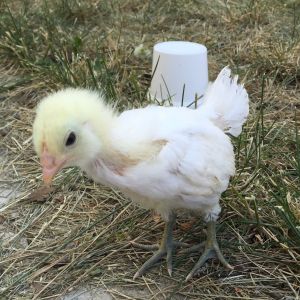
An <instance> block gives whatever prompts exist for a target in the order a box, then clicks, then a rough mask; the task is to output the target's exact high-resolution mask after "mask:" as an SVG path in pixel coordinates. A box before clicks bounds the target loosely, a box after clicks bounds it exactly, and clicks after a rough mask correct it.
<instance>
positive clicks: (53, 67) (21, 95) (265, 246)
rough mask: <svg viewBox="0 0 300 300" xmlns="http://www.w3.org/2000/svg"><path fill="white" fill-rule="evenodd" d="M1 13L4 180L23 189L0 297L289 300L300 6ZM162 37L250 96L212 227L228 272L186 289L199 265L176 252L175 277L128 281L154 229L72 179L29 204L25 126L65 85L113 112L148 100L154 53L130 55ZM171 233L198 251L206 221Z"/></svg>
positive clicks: (55, 6) (115, 197) (298, 176)
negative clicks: (228, 74) (205, 58)
mask: <svg viewBox="0 0 300 300" xmlns="http://www.w3.org/2000/svg"><path fill="white" fill-rule="evenodd" d="M0 10H1V11H2V13H1V15H0V24H1V25H0V58H1V68H2V69H1V72H0V93H1V94H0V116H1V119H0V154H1V160H0V170H1V178H0V184H1V188H2V189H5V188H12V189H18V191H19V192H18V195H17V196H16V197H15V199H13V201H12V202H11V203H9V204H8V205H7V206H6V207H5V208H1V209H0V230H2V231H3V232H5V233H7V235H9V236H10V240H6V242H3V240H2V242H1V240H0V242H1V243H2V244H0V246H1V247H0V297H2V298H3V299H55V298H59V297H60V296H62V295H63V294H65V293H67V292H68V291H70V290H72V289H74V288H76V287H78V286H79V285H84V284H89V285H91V286H100V287H102V288H103V289H106V290H108V291H109V292H110V293H111V294H112V296H113V297H114V298H115V299H299V291H300V267H299V264H300V250H299V248H300V224H299V218H300V190H299V186H300V137H299V134H298V132H297V124H298V128H299V126H300V121H299V120H300V113H299V107H300V106H299V99H300V91H299V79H300V61H299V55H300V44H299V37H300V25H299V21H300V18H299V15H300V6H299V3H298V2H297V1H285V2H284V3H283V1H279V0H278V1H276V0H275V1H271V0H267V1H255V0H243V1H224V2H223V1H208V0H207V1H206V0H202V1H201V0H198V1H196V0H194V1H180V0H176V1H159V0H157V1H137V0H135V1H129V0H128V1H127V0H124V1H116V0H111V1H96V0H89V1H81V0H76V1H67V0H55V1H53V2H51V3H50V1H41V0H35V1H33V0H31V1H29V0H27V1H10V2H8V1H7V2H6V1H4V2H0ZM172 39H184V40H191V41H195V42H200V43H204V44H206V45H207V47H208V49H209V69H210V75H211V78H212V79H213V78H214V77H215V75H216V74H217V72H218V71H219V70H220V69H221V68H222V67H223V66H224V65H227V64H229V65H230V66H231V67H232V68H233V70H234V71H235V72H236V73H238V74H239V75H240V78H241V79H242V80H243V81H244V83H245V86H246V88H247V90H248V91H249V93H250V97H251V115H250V118H249V121H248V122H247V124H246V126H245V128H244V131H243V134H242V135H241V137H240V138H239V139H236V140H235V141H234V143H235V147H236V153H237V155H236V157H237V175H236V177H235V178H234V179H233V181H232V184H231V186H230V188H229V189H228V191H227V192H226V193H225V194H224V196H223V199H222V207H223V212H222V216H221V218H220V225H219V229H218V239H219V241H220V244H221V247H222V249H223V250H224V254H225V256H226V257H228V258H229V260H230V263H231V264H233V265H234V266H235V269H234V270H233V271H230V272H229V271H226V270H224V269H223V268H222V267H221V266H219V265H217V264H216V263H214V262H210V263H208V264H207V265H206V267H205V268H203V269H202V270H201V273H200V274H199V277H198V278H195V279H194V280H193V281H190V282H188V283H186V282H184V278H185V276H186V275H187V273H188V272H189V271H190V270H191V268H192V266H193V264H194V263H195V261H196V259H197V256H196V255H194V256H191V257H190V256H187V255H185V254H182V253H180V252H178V253H177V255H176V260H175V271H174V275H173V277H172V278H169V276H168V275H167V271H166V266H165V265H164V264H163V265H162V266H161V267H160V268H156V269H153V270H152V271H151V272H149V273H147V275H146V276H145V277H143V278H141V279H138V280H136V281H133V280H132V276H133V274H134V273H135V271H136V270H137V268H138V267H139V266H140V265H141V264H142V262H144V260H145V259H146V258H147V257H148V256H149V253H144V252H143V251H138V250H137V249H134V248H133V247H132V246H131V245H130V241H132V240H138V241H140V242H142V241H143V242H146V241H158V240H159V239H160V236H161V233H162V229H163V224H162V222H161V221H160V220H159V219H158V218H157V217H156V216H153V215H152V214H151V213H149V212H148V211H144V210H142V209H140V208H138V207H136V206H134V205H133V204H131V203H130V201H129V200H128V199H125V198H124V197H123V196H122V195H121V194H120V193H119V192H118V191H115V190H111V189H107V188H104V187H102V186H99V185H95V184H94V183H93V182H92V181H90V180H88V179H87V178H85V177H84V175H83V174H81V173H79V172H78V171H77V170H67V171H65V172H64V173H63V174H60V175H59V176H57V179H56V181H55V190H53V191H52V192H51V193H50V195H49V196H45V197H42V195H35V197H32V196H30V194H31V192H32V191H33V190H35V189H37V187H38V186H39V185H40V182H41V173H40V169H39V164H38V160H37V158H36V156H35V154H34V152H33V149H32V145H31V125H32V120H33V117H34V107H35V105H36V103H37V101H38V99H40V98H41V97H42V96H43V95H44V94H45V93H47V92H49V91H50V90H53V89H57V88H60V87H63V86H69V85H72V86H85V87H92V88H96V89H97V88H99V86H101V88H103V89H104V90H105V94H106V95H107V99H108V101H115V102H116V103H117V105H118V107H119V108H120V110H123V109H125V108H131V107H137V106H143V105H145V104H146V103H147V101H146V99H145V92H146V90H147V87H148V86H149V83H150V78H151V76H150V73H151V57H147V56H146V57H140V58H138V57H136V56H134V55H133V51H134V49H135V47H137V46H138V45H139V44H141V43H142V42H143V43H144V46H145V47H146V48H149V49H151V47H152V46H153V44H154V43H156V42H158V41H162V40H172ZM295 116H298V117H296V118H295ZM190 220H192V223H189V222H190ZM182 224H183V225H182ZM175 235H176V236H177V237H178V238H180V239H183V240H184V241H186V242H191V243H196V242H198V241H199V240H200V239H203V238H204V237H205V235H204V233H203V224H202V222H201V221H200V220H199V221H198V220H197V219H195V218H190V217H188V216H185V215H182V216H181V217H180V219H179V221H178V223H177V228H176V231H175Z"/></svg>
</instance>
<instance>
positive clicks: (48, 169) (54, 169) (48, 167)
mask: <svg viewBox="0 0 300 300" xmlns="http://www.w3.org/2000/svg"><path fill="white" fill-rule="evenodd" d="M40 162H41V165H42V168H43V181H44V183H45V184H46V185H48V186H50V185H51V183H52V179H53V177H54V176H55V174H57V173H58V171H59V170H61V169H62V168H63V166H64V164H65V162H66V159H57V158H55V157H54V156H53V155H51V154H49V152H48V149H47V147H46V146H44V147H43V152H42V154H41V158H40Z"/></svg>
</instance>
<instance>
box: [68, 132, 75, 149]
mask: <svg viewBox="0 0 300 300" xmlns="http://www.w3.org/2000/svg"><path fill="white" fill-rule="evenodd" d="M75 142H76V135H75V133H74V132H71V133H70V134H69V136H68V138H67V140H66V146H71V145H73V144H74V143H75Z"/></svg>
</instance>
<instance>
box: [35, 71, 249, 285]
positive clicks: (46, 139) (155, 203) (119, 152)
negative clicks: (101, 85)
mask: <svg viewBox="0 0 300 300" xmlns="http://www.w3.org/2000/svg"><path fill="white" fill-rule="evenodd" d="M248 111H249V108H248V95H247V92H246V90H245V89H244V88H243V86H241V85H239V84H238V83H237V77H234V78H233V79H232V78H231V76H230V69H228V68H227V67H226V68H224V69H223V70H222V71H221V72H220V74H219V75H218V77H217V79H216V81H215V82H214V83H213V84H211V85H210V87H209V88H208V90H207V92H206V94H205V96H204V100H203V103H202V104H201V105H200V107H199V108H198V109H196V110H192V109H188V108H185V107H160V106H148V107H146V108H141V109H132V110H128V111H125V112H123V113H121V114H118V113H117V112H115V111H114V110H113V109H112V108H111V107H110V106H108V105H107V104H105V102H104V101H103V99H102V98H101V96H100V95H98V94H97V93H96V92H93V91H90V90H84V89H72V88H68V89H65V90H61V91H59V92H56V93H54V94H52V95H49V96H47V97H46V98H45V99H43V100H42V101H41V102H40V104H39V105H38V108H37V114H36V118H35V121H34V125H33V142H34V147H35V150H36V153H37V155H38V156H39V158H40V161H41V165H42V168H43V180H44V182H45V183H46V184H48V185H50V184H51V181H52V179H53V177H54V176H55V174H56V173H57V172H59V170H61V169H62V168H64V167H69V166H78V167H80V168H81V169H82V170H83V171H85V172H86V173H87V175H88V176H90V177H91V178H93V179H94V180H95V181H96V182H98V183H102V184H105V185H108V186H112V187H117V188H119V189H120V190H121V191H122V192H123V193H124V194H125V195H127V196H128V197H129V198H131V199H132V200H133V201H135V202H137V203H139V204H140V205H141V206H142V207H144V208H148V209H154V210H156V211H157V212H158V213H160V214H161V216H162V218H163V219H164V220H165V222H166V225H165V230H164V234H163V238H162V241H161V243H160V246H159V249H158V250H157V252H156V253H155V254H154V255H153V256H152V257H151V258H150V259H149V260H148V261H146V262H145V263H144V265H143V266H142V267H141V268H140V269H139V270H138V271H137V272H136V274H135V276H134V278H136V277H138V276H141V275H143V274H144V273H145V272H146V271H147V270H148V269H149V268H150V267H151V266H153V265H154V264H156V263H157V262H158V261H160V260H161V259H162V257H163V256H165V255H166V256H167V267H168V272H169V274H170V275H171V273H172V254H173V250H174V248H175V246H176V242H175V241H174V240H173V238H172V230H173V227H174V224H175V218H176V214H175V212H176V211H177V210H178V209H179V210H180V209H190V210H193V211H196V212H199V213H200V214H201V215H202V216H203V217H204V220H205V221H206V222H207V227H208V230H207V240H206V242H205V250H204V252H203V254H202V255H201V256H200V258H199V261H198V262H197V263H196V265H195V267H194V268H193V269H192V270H191V272H190V273H189V275H188V276H187V279H190V278H191V277H192V276H193V275H194V274H195V273H196V272H197V270H198V269H199V268H200V267H201V266H202V265H203V264H204V263H205V262H206V260H207V259H209V258H210V257H211V254H216V255H217V257H218V259H219V260H220V262H221V263H222V264H223V265H224V266H225V267H227V268H232V267H231V266H230V265H229V263H228V262H227V261H226V260H225V258H224V257H223V255H222V253H221V251H220V249H219V246H218V243H217V240H216V228H215V227H216V220H217V219H218V216H219V213H220V211H221V208H220V205H219V199H220V196H221V193H222V192H223V191H225V190H226V189H227V187H228V183H229V179H230V177H231V176H232V175H234V173H235V163H234V152H233V146H232V144H231V141H230V138H229V136H228V135H227V134H226V133H229V134H231V135H233V136H238V135H239V134H240V132H241V130H242V125H243V123H244V122H245V120H246V118H247V115H248Z"/></svg>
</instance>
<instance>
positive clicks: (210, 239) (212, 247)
mask: <svg viewBox="0 0 300 300" xmlns="http://www.w3.org/2000/svg"><path fill="white" fill-rule="evenodd" d="M213 254H216V256H217V258H218V259H219V261H220V262H221V264H222V265H223V266H224V267H226V268H228V269H231V270H232V269H233V267H232V266H231V265H230V264H229V263H228V262H227V261H226V259H225V258H224V256H223V254H222V252H221V250H220V248H219V245H218V242H217V239H216V222H215V221H209V222H208V223H207V240H206V242H205V250H204V253H203V254H202V255H201V257H200V258H199V260H198V262H197V263H196V265H195V266H194V268H193V269H192V271H191V272H190V273H189V275H188V276H187V277H186V281H187V280H189V279H191V278H192V277H193V276H194V275H195V273H196V272H197V271H198V270H199V269H200V268H201V267H202V266H203V265H204V263H205V262H206V261H207V260H208V259H209V258H211V257H213V256H214V255H213Z"/></svg>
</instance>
